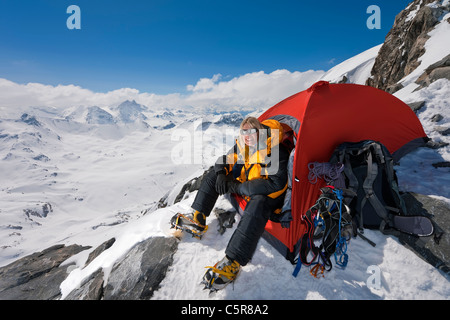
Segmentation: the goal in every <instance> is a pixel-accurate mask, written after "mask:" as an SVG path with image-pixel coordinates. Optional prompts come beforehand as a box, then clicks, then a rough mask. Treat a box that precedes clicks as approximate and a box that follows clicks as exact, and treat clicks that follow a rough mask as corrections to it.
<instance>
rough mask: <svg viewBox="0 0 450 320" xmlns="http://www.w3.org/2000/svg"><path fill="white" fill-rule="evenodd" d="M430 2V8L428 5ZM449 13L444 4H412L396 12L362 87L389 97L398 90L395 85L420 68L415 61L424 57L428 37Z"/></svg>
mask: <svg viewBox="0 0 450 320" xmlns="http://www.w3.org/2000/svg"><path fill="white" fill-rule="evenodd" d="M433 2H434V4H433V5H429V4H430V3H433ZM449 10H450V4H448V3H447V5H446V6H445V7H444V6H443V5H442V2H441V1H436V0H415V1H413V2H412V3H411V4H410V5H409V6H408V7H407V8H406V9H405V10H403V11H402V12H400V13H399V14H398V15H397V17H396V18H395V22H394V26H393V27H392V29H391V30H390V31H389V33H388V34H387V36H386V39H385V42H384V44H383V46H382V47H381V49H380V51H379V53H378V56H377V58H376V60H375V64H374V66H373V68H372V72H371V77H370V78H369V79H368V80H367V82H366V84H367V85H369V86H372V87H375V88H378V89H382V90H385V91H387V92H390V93H393V92H395V91H397V90H399V89H401V88H402V85H401V84H399V83H398V82H399V81H400V80H401V79H402V78H404V77H405V76H407V75H408V74H410V73H411V72H412V71H414V70H415V69H416V68H417V67H418V66H419V65H420V61H419V58H420V57H421V56H422V55H423V54H424V53H425V47H424V45H425V43H426V42H427V40H428V39H429V36H428V33H429V32H430V31H431V30H433V28H434V27H435V26H436V24H437V23H438V22H439V19H440V18H441V17H442V15H443V14H444V13H445V12H448V11H449ZM442 71H444V70H442V69H441V70H437V71H436V72H435V73H434V74H433V76H432V77H433V78H436V77H438V76H439V77H441V76H442V74H441V73H442Z"/></svg>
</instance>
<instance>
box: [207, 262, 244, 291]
mask: <svg viewBox="0 0 450 320" xmlns="http://www.w3.org/2000/svg"><path fill="white" fill-rule="evenodd" d="M206 268H208V270H207V271H206V273H205V275H204V276H203V279H202V282H201V284H202V285H204V288H203V290H209V293H210V294H211V293H215V292H217V291H219V290H221V289H223V288H225V287H226V286H227V285H229V284H230V283H234V281H235V280H236V278H237V276H238V275H239V272H240V269H241V268H240V266H239V264H238V263H237V262H232V261H229V260H228V259H227V258H224V259H223V260H221V261H219V262H218V263H216V264H215V265H214V266H213V267H212V266H211V267H206Z"/></svg>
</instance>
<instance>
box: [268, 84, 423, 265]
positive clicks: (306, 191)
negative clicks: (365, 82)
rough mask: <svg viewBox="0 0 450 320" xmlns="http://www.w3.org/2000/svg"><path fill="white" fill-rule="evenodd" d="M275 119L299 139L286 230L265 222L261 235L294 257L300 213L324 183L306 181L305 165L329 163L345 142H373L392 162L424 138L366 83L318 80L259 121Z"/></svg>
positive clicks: (396, 104)
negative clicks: (377, 143)
mask: <svg viewBox="0 0 450 320" xmlns="http://www.w3.org/2000/svg"><path fill="white" fill-rule="evenodd" d="M269 118H275V119H277V120H279V121H280V122H282V123H284V124H287V125H288V126H289V127H290V128H292V129H293V131H294V135H295V137H296V138H297V143H296V148H295V156H294V166H293V181H292V199H291V203H292V204H291V207H292V216H293V221H292V222H291V224H290V227H289V228H282V227H281V225H280V224H279V223H274V222H272V221H269V222H268V223H267V225H266V232H265V235H264V237H265V238H266V240H268V241H269V242H270V243H272V245H274V246H275V247H276V248H277V249H278V250H279V251H280V252H281V253H282V254H283V255H284V256H285V257H286V258H287V259H289V260H291V261H293V259H294V257H295V255H296V254H297V246H298V243H299V240H300V238H301V236H302V234H303V230H304V224H303V222H302V216H303V214H305V213H306V211H307V210H308V209H309V208H310V207H311V206H312V205H313V204H314V203H315V202H316V200H317V198H318V197H319V194H320V188H321V187H323V186H324V183H323V182H322V183H321V182H320V181H319V182H318V183H316V184H311V183H310V182H309V181H308V173H309V170H308V163H310V162H315V161H317V162H328V161H329V159H330V157H331V155H332V153H333V151H334V149H335V148H336V147H337V146H338V145H339V144H341V143H343V142H358V141H361V140H375V141H379V142H381V143H382V144H384V145H385V146H386V148H387V149H388V150H389V151H390V152H391V154H392V155H393V157H394V159H395V160H398V159H399V158H400V157H401V156H403V155H404V154H406V153H408V152H409V151H411V150H412V149H414V148H416V147H418V146H421V145H423V144H424V143H425V142H426V141H427V139H428V138H427V137H426V134H425V132H424V130H423V128H422V125H421V123H420V121H419V119H418V118H417V116H416V115H415V113H414V112H413V111H412V110H411V108H410V107H409V106H408V105H406V104H405V103H403V102H402V101H401V100H399V99H397V98H396V97H394V96H393V95H391V94H389V93H386V92H384V91H382V90H379V89H375V88H373V87H369V86H362V85H356V84H329V83H328V82H325V81H320V82H317V83H315V84H314V85H312V86H311V87H310V88H309V89H307V90H305V91H302V92H300V93H297V94H294V95H293V96H291V97H289V98H287V99H285V100H283V101H281V102H280V103H278V104H276V105H275V106H273V107H271V108H270V109H268V110H267V111H266V112H265V113H263V114H262V115H261V116H260V117H259V120H260V121H262V120H265V119H269Z"/></svg>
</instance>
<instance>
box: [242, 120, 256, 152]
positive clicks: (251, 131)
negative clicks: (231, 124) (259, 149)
mask: <svg viewBox="0 0 450 320" xmlns="http://www.w3.org/2000/svg"><path fill="white" fill-rule="evenodd" d="M241 137H242V139H243V140H244V143H245V144H246V145H248V146H249V147H254V146H256V144H257V143H258V130H256V129H255V128H253V127H252V126H251V125H250V124H248V123H246V124H244V125H243V126H242V129H241Z"/></svg>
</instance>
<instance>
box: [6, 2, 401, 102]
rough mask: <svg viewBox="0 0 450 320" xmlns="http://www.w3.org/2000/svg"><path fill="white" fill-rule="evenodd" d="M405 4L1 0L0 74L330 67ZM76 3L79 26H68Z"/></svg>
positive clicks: (120, 78)
mask: <svg viewBox="0 0 450 320" xmlns="http://www.w3.org/2000/svg"><path fill="white" fill-rule="evenodd" d="M409 2H410V1H406V0H395V1H388V0H378V1H377V0H352V1H328V0H323V1H300V0H297V1H285V0H277V1H275V0H272V1H267V0H258V1H253V0H251V1H250V0H249V1H247V0H240V1H234V0H227V1H213V0H209V1H206V0H205V1H187V0H184V1H178V0H177V1H175V0H173V1H171V0H164V1H163V0H158V1H154V0H149V1H143V0H128V1H123V0H118V1H113V0H109V1H106V0H70V1H65V0H26V1H25V0H2V1H1V2H0V78H5V79H8V80H11V81H14V82H17V83H28V82H39V83H43V84H49V85H58V84H63V85H68V84H74V85H78V86H81V87H83V88H87V89H90V90H93V91H97V92H107V91H110V90H115V89H119V88H125V87H128V88H136V89H138V90H140V91H141V92H152V93H158V94H167V93H172V92H183V91H185V90H186V86H187V85H189V84H195V83H196V82H197V81H198V80H199V79H200V78H211V77H212V76H213V75H214V74H219V73H220V74H222V76H223V79H228V78H229V79H231V78H233V77H237V76H240V75H243V74H246V73H250V72H255V71H264V72H266V73H270V72H272V71H274V70H277V69H287V70H289V71H306V70H309V69H313V70H328V69H330V68H331V67H333V66H334V65H336V64H337V63H339V62H342V61H344V60H345V59H348V58H350V57H352V56H354V55H355V54H358V53H360V52H362V51H364V50H366V49H369V48H371V47H373V46H375V45H377V44H380V43H382V42H383V41H384V38H385V36H386V34H387V33H388V31H389V30H390V28H391V27H392V25H393V22H394V18H395V16H396V15H397V14H398V13H399V12H400V11H401V10H402V9H404V8H405V7H406V6H407V5H408V3H409ZM72 4H75V5H78V6H79V7H80V9H81V29H80V30H69V29H68V28H67V26H66V21H67V19H68V18H69V16H70V14H67V13H66V10H67V8H68V7H69V6H70V5H72ZM370 5H377V6H379V8H380V9H381V29H379V30H378V29H373V30H370V29H368V28H367V26H366V21H367V19H368V18H369V17H370V14H368V13H366V10H367V8H368V7H369V6H370Z"/></svg>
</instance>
